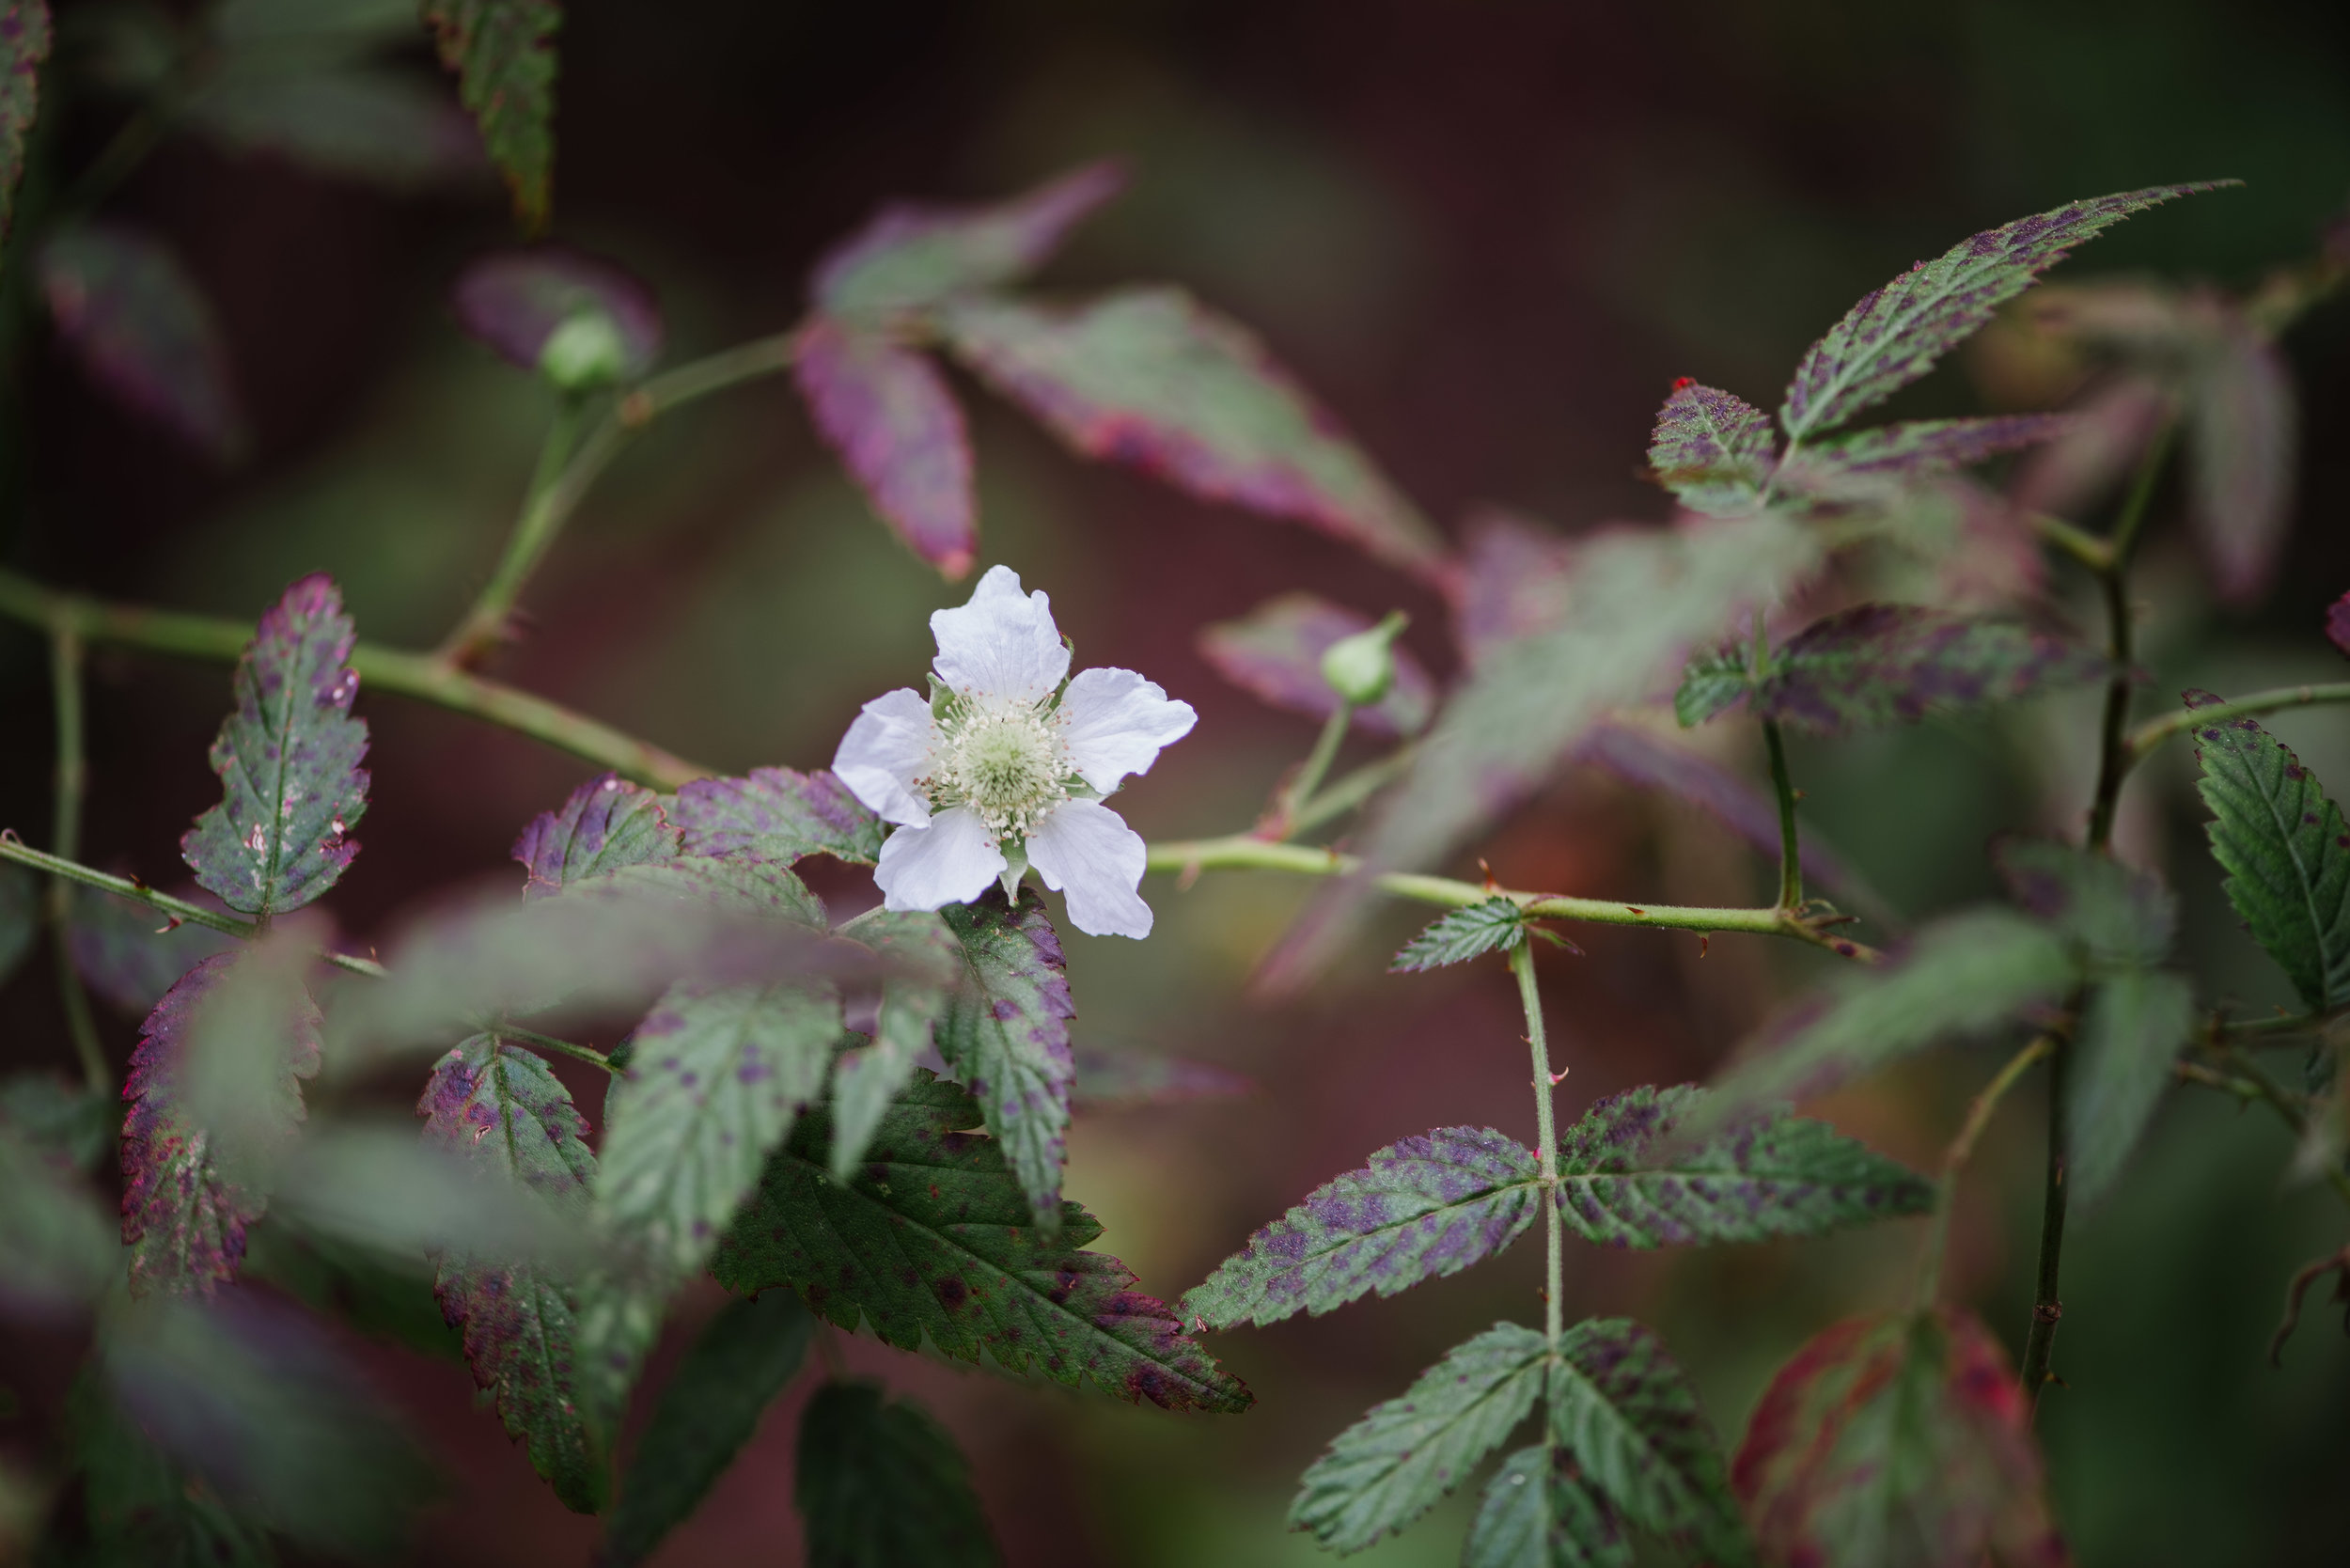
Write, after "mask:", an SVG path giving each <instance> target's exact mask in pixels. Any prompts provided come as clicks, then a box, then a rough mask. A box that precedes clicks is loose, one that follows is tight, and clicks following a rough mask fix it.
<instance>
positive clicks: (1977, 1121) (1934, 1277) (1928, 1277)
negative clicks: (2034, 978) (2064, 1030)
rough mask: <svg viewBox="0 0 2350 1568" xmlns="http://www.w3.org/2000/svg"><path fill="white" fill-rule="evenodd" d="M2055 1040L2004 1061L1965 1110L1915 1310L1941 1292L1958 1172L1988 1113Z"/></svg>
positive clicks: (2047, 1038) (1922, 1260)
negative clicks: (1943, 1259)
mask: <svg viewBox="0 0 2350 1568" xmlns="http://www.w3.org/2000/svg"><path fill="white" fill-rule="evenodd" d="M2056 1047H2057V1037H2056V1036H2055V1035H2053V1034H2044V1035H2042V1036H2040V1037H2039V1038H2038V1039H2036V1040H2034V1041H2033V1042H2032V1043H2030V1044H2029V1045H2026V1046H2025V1047H2024V1048H2023V1049H2022V1050H2020V1051H2018V1052H2016V1053H2015V1054H2014V1055H2013V1056H2012V1057H2010V1058H2007V1064H2006V1065H2005V1066H2003V1067H2001V1068H2000V1069H1999V1070H1998V1073H1996V1074H1992V1078H1991V1081H1990V1082H1989V1083H1987V1084H1985V1085H1983V1087H1982V1093H1980V1094H1978V1095H1976V1096H1975V1098H1974V1103H1973V1104H1971V1105H1968V1106H1967V1107H1966V1121H1963V1122H1961V1123H1960V1124H1959V1129H1958V1136H1957V1137H1954V1138H1952V1139H1951V1146H1950V1148H1949V1149H1948V1150H1946V1151H1944V1152H1943V1155H1942V1177H1941V1181H1940V1183H1939V1184H1938V1188H1939V1190H1937V1191H1936V1192H1935V1200H1934V1224H1933V1225H1932V1227H1931V1228H1930V1229H1929V1230H1928V1231H1927V1232H1926V1242H1925V1248H1924V1250H1923V1251H1922V1252H1921V1253H1920V1254H1919V1263H1918V1306H1919V1309H1920V1310H1923V1309H1926V1308H1928V1307H1931V1306H1933V1305H1934V1302H1935V1297H1936V1296H1937V1295H1939V1294H1941V1290H1942V1258H1943V1254H1944V1252H1945V1251H1946V1250H1947V1249H1948V1247H1949V1246H1950V1240H1951V1208H1952V1206H1953V1205H1954V1204H1955V1203H1956V1202H1957V1200H1958V1177H1959V1172H1960V1171H1962V1170H1964V1169H1966V1162H1967V1161H1968V1160H1970V1159H1972V1158H1974V1154H1975V1145H1976V1144H1977V1143H1978V1142H1980V1141H1981V1140H1982V1130H1983V1129H1984V1128H1985V1127H1987V1126H1989V1125H1990V1124H1991V1113H1992V1112H1993V1111H1995V1110H1997V1109H1998V1105H1999V1102H2000V1101H2001V1100H2003V1099H2005V1098H2006V1097H2007V1091H2008V1090H2011V1089H2013V1088H2014V1087H2015V1086H2016V1084H2017V1083H2018V1082H2020V1081H2021V1080H2022V1078H2023V1076H2024V1074H2026V1073H2028V1072H2029V1071H2031V1068H2032V1064H2033V1063H2035V1062H2037V1061H2040V1060H2041V1059H2043V1058H2045V1057H2048V1056H2050V1055H2052V1054H2053V1053H2054V1052H2055V1050H2056Z"/></svg>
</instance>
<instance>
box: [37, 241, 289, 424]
mask: <svg viewBox="0 0 2350 1568" xmlns="http://www.w3.org/2000/svg"><path fill="white" fill-rule="evenodd" d="M35 260H36V267H37V270H38V271H39V274H40V287H41V294H42V297H43V298H45V299H46V300H47V301H48V302H49V314H50V315H51V316H52V317H53V318H55V321H56V323H57V333H58V336H59V337H62V338H63V339H64V340H65V343H66V345H67V347H68V348H70V349H71V351H72V353H73V356H74V357H75V358H76V359H78V360H80V361H81V364H82V368H83V369H84V370H85V371H86V372H87V373H88V375H89V377H90V379H91V380H92V381H94V382H96V383H97V384H99V385H100V386H102V387H103V388H104V389H105V390H106V392H107V393H108V394H109V395H110V396H112V397H113V398H114V399H115V400H117V401H118V402H119V403H121V404H122V405H123V406H124V407H125V408H128V409H130V410H132V411H133V413H136V414H139V415H142V416H145V417H147V418H149V419H152V420H154V421H155V422H156V423H157V424H160V425H162V426H163V427H164V429H166V430H168V431H171V432H172V433H173V434H174V435H177V436H179V437H180V439H181V440H183V441H185V442H187V443H188V444H189V445H190V446H192V447H196V449H197V450H198V451H200V452H204V453H206V454H208V455H209V456H211V457H212V458H215V459H217V460H219V461H221V462H224V463H225V462H230V461H233V460H235V459H236V458H238V457H240V456H242V455H243V451H244V448H245V445H246V431H245V424H244V414H243V410H242V409H241V408H240V407H239V405H238V401H237V393H236V388H235V387H234V386H232V385H231V384H229V376H228V348H227V343H225V342H224V341H223V340H222V338H221V334H220V326H219V323H218V322H217V321H214V320H213V318H212V307H211V303H210V302H209V301H208V300H206V299H205V297H204V294H203V290H200V289H198V288H197V287H196V280H195V279H194V278H191V277H190V276H188V274H187V271H186V269H184V268H182V267H181V266H180V260H179V259H178V258H177V257H175V256H173V255H172V254H171V252H170V251H168V250H166V249H164V245H163V243H162V242H160V241H158V240H155V239H153V238H151V237H149V236H148V235H145V234H142V233H139V232H137V231H136V230H133V229H127V228H113V227H99V226H96V225H86V226H83V227H74V228H69V229H66V230H63V231H62V232H60V233H57V234H54V235H52V236H51V237H50V238H49V240H48V242H47V243H44V244H43V245H42V246H41V247H40V251H39V255H38V256H37V258H36V259H35Z"/></svg>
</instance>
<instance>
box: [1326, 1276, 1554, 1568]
mask: <svg viewBox="0 0 2350 1568" xmlns="http://www.w3.org/2000/svg"><path fill="white" fill-rule="evenodd" d="M1549 1361H1550V1341H1547V1340H1545V1339H1544V1338H1543V1336H1542V1335H1541V1334H1539V1333H1537V1332H1535V1331H1534V1330H1533V1329H1531V1328H1526V1327H1521V1326H1520V1325H1517V1324H1514V1323H1499V1324H1496V1325H1494V1326H1493V1327H1491V1328H1488V1329H1487V1330H1485V1332H1483V1333H1482V1334H1480V1335H1478V1336H1477V1337H1476V1338H1475V1339H1473V1340H1470V1341H1467V1342H1466V1343H1465V1344H1462V1345H1458V1346H1456V1347H1454V1349H1453V1350H1452V1352H1451V1353H1450V1354H1449V1355H1448V1356H1445V1358H1444V1359H1443V1360H1441V1361H1439V1362H1437V1363H1436V1364H1435V1365H1434V1366H1433V1367H1431V1368H1429V1369H1428V1370H1427V1371H1426V1372H1422V1373H1420V1375H1419V1379H1418V1381H1417V1382H1415V1383H1414V1384H1413V1385H1412V1386H1411V1388H1408V1389H1406V1390H1405V1391H1404V1393H1403V1396H1402V1398H1401V1399H1391V1400H1388V1401H1387V1403H1384V1404H1377V1405H1373V1406H1372V1407H1371V1413H1370V1414H1369V1415H1367V1416H1365V1417H1364V1418H1363V1419H1361V1420H1359V1421H1356V1422H1355V1424H1354V1425H1353V1426H1350V1427H1348V1428H1347V1429H1346V1430H1345V1431H1344V1432H1341V1433H1340V1434H1339V1435H1338V1436H1337V1437H1336V1438H1335V1439H1333V1440H1332V1442H1331V1444H1330V1451H1329V1452H1327V1453H1325V1454H1324V1455H1323V1456H1322V1457H1321V1458H1320V1459H1317V1460H1315V1461H1314V1463H1313V1466H1312V1467H1311V1468H1310V1469H1308V1471H1307V1472H1306V1473H1305V1475H1304V1476H1303V1477H1301V1478H1300V1479H1299V1482H1298V1490H1297V1498H1296V1500H1295V1501H1293V1502H1292V1503H1291V1504H1290V1528H1291V1529H1299V1530H1307V1531H1310V1532H1311V1533H1312V1535H1313V1537H1314V1539H1315V1540H1316V1541H1318V1542H1320V1543H1321V1544H1323V1545H1324V1546H1325V1547H1328V1548H1329V1549H1331V1550H1333V1551H1338V1552H1356V1551H1360V1550H1362V1549H1363V1548H1364V1547H1365V1546H1369V1545H1371V1544H1374V1543H1375V1542H1377V1541H1378V1540H1379V1539H1380V1538H1381V1537H1382V1536H1386V1535H1389V1534H1392V1533H1394V1532H1395V1531H1397V1530H1400V1529H1402V1528H1403V1527H1404V1526H1406V1525H1408V1524H1410V1523H1411V1522H1412V1521H1413V1520H1415V1519H1417V1518H1418V1517H1419V1516H1420V1515H1421V1514H1423V1513H1427V1512H1428V1510H1429V1509H1431V1508H1433V1507H1434V1506H1435V1503H1436V1500H1437V1499H1438V1498H1440V1497H1443V1496H1444V1495H1445V1494H1446V1493H1448V1492H1450V1491H1451V1490H1452V1489H1453V1488H1454V1487H1456V1486H1458V1485H1460V1484H1461V1482H1464V1481H1466V1480H1467V1479H1468V1478H1469V1475H1470V1474H1471V1473H1472V1472H1473V1471H1474V1470H1475V1469H1476V1468H1477V1466H1478V1464H1479V1462H1480V1461H1481V1460H1482V1459H1483V1458H1484V1457H1485V1455H1487V1454H1488V1453H1491V1452H1492V1451H1493V1450H1495V1449H1497V1448H1499V1447H1500V1446H1501V1445H1502V1443H1503V1442H1505V1441H1506V1440H1507V1439H1508V1438H1509V1435H1510V1433H1511V1430H1512V1428H1514V1427H1515V1426H1516V1425H1517V1424H1518V1422H1520V1421H1522V1420H1524V1419H1526V1413H1527V1412H1528V1410H1531V1409H1532V1408H1533V1407H1534V1400H1535V1397H1536V1396H1537V1395H1538V1394H1540V1393H1541V1392H1542V1391H1543V1370H1544V1368H1545V1367H1546V1366H1547V1365H1548V1364H1549Z"/></svg>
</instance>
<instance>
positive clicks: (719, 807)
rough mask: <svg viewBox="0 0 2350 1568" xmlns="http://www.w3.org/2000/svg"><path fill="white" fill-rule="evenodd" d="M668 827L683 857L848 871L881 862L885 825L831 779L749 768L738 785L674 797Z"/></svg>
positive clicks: (722, 782)
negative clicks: (843, 865) (818, 864)
mask: <svg viewBox="0 0 2350 1568" xmlns="http://www.w3.org/2000/svg"><path fill="white" fill-rule="evenodd" d="M669 816H670V820H671V821H672V822H674V823H677V825H678V827H679V828H680V829H681V830H682V832H683V834H684V836H685V839H684V845H683V848H684V853H686V854H687V855H715V856H717V857H719V858H721V859H729V858H742V859H748V860H767V861H774V862H776V863H777V864H779V865H785V866H789V865H791V864H793V863H795V862H796V861H798V860H799V859H800V858H801V856H803V855H831V856H832V857H833V858H834V859H836V860H845V861H847V862H849V863H850V864H851V865H854V866H870V865H871V864H872V863H873V862H874V861H875V860H876V859H878V858H879V857H880V855H881V844H882V835H883V833H884V832H885V823H883V822H882V820H881V819H880V818H879V817H876V816H874V815H873V813H872V812H870V811H869V810H867V809H866V808H865V807H864V805H863V803H862V802H860V801H859V800H858V799H857V798H856V796H854V795H853V794H851V793H850V792H849V791H848V787H847V786H846V785H844V784H842V783H841V782H840V780H839V779H838V778H835V777H834V776H832V775H831V774H830V773H828V772H826V771H824V770H823V769H819V770H818V771H816V772H814V773H795V772H793V771H792V770H791V769H790V768H753V769H752V770H751V771H750V772H749V773H748V774H747V775H745V776H743V777H741V778H697V779H696V780H694V781H693V782H692V783H691V784H688V785H686V786H685V787H684V788H683V789H682V790H680V791H679V792H678V793H677V802H676V804H675V805H673V806H672V807H671V808H670V809H669Z"/></svg>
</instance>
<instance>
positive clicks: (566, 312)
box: [449, 245, 663, 378]
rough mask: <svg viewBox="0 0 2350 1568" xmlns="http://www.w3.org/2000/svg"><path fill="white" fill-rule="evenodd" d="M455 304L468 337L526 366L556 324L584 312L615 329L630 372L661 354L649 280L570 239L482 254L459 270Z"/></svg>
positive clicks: (534, 361) (532, 365) (532, 364)
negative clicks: (575, 246)
mask: <svg viewBox="0 0 2350 1568" xmlns="http://www.w3.org/2000/svg"><path fill="white" fill-rule="evenodd" d="M449 303H450V305H451V306H454V307H455V310H456V312H457V323H458V325H460V326H462V327H463V328H464V329H465V333H466V335H467V336H468V337H472V338H474V339H475V340H477V341H478V342H480V343H482V344H484V345H486V346H487V347H489V348H490V349H492V350H493V351H495V352H496V353H497V354H498V355H499V356H500V357H502V358H505V359H508V360H510V361H512V362H513V363H514V364H516V365H519V366H521V367H522V368H524V369H525V370H530V369H536V368H538V366H539V358H540V355H541V354H542V353H545V352H546V347H547V339H549V338H550V337H554V336H555V334H556V329H557V328H559V327H561V326H562V325H563V324H564V323H565V322H567V321H574V320H577V319H580V318H583V317H585V318H589V319H600V320H602V321H604V322H605V323H607V324H608V325H609V326H610V327H611V328H612V330H613V332H614V333H615V334H616V335H617V337H618V341H619V348H620V373H621V374H622V376H624V377H630V378H633V377H635V376H640V375H642V374H644V372H645V371H646V370H647V369H648V368H650V367H651V365H652V363H653V361H654V360H655V359H657V358H659V357H660V354H661V341H662V333H663V328H662V321H661V306H660V304H659V302H657V301H656V300H655V299H654V298H653V292H652V289H651V287H650V285H649V284H647V283H646V282H645V281H644V280H643V279H642V278H639V277H638V276H637V275H636V274H634V273H632V272H630V271H629V270H628V269H627V268H625V267H623V266H621V265H620V264H619V262H617V261H613V260H610V259H606V258H604V257H601V256H590V255H588V254H587V252H585V251H578V250H573V249H572V248H571V247H570V246H568V245H533V246H531V247H530V248H528V249H526V250H506V251H493V252H492V253H491V254H490V255H488V256H484V257H480V258H478V259H475V260H474V261H472V262H470V263H469V264H468V265H467V266H466V268H465V270H464V271H463V272H462V273H460V274H458V275H457V282H456V284H455V285H454V286H453V287H452V288H451V289H450V290H449Z"/></svg>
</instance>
